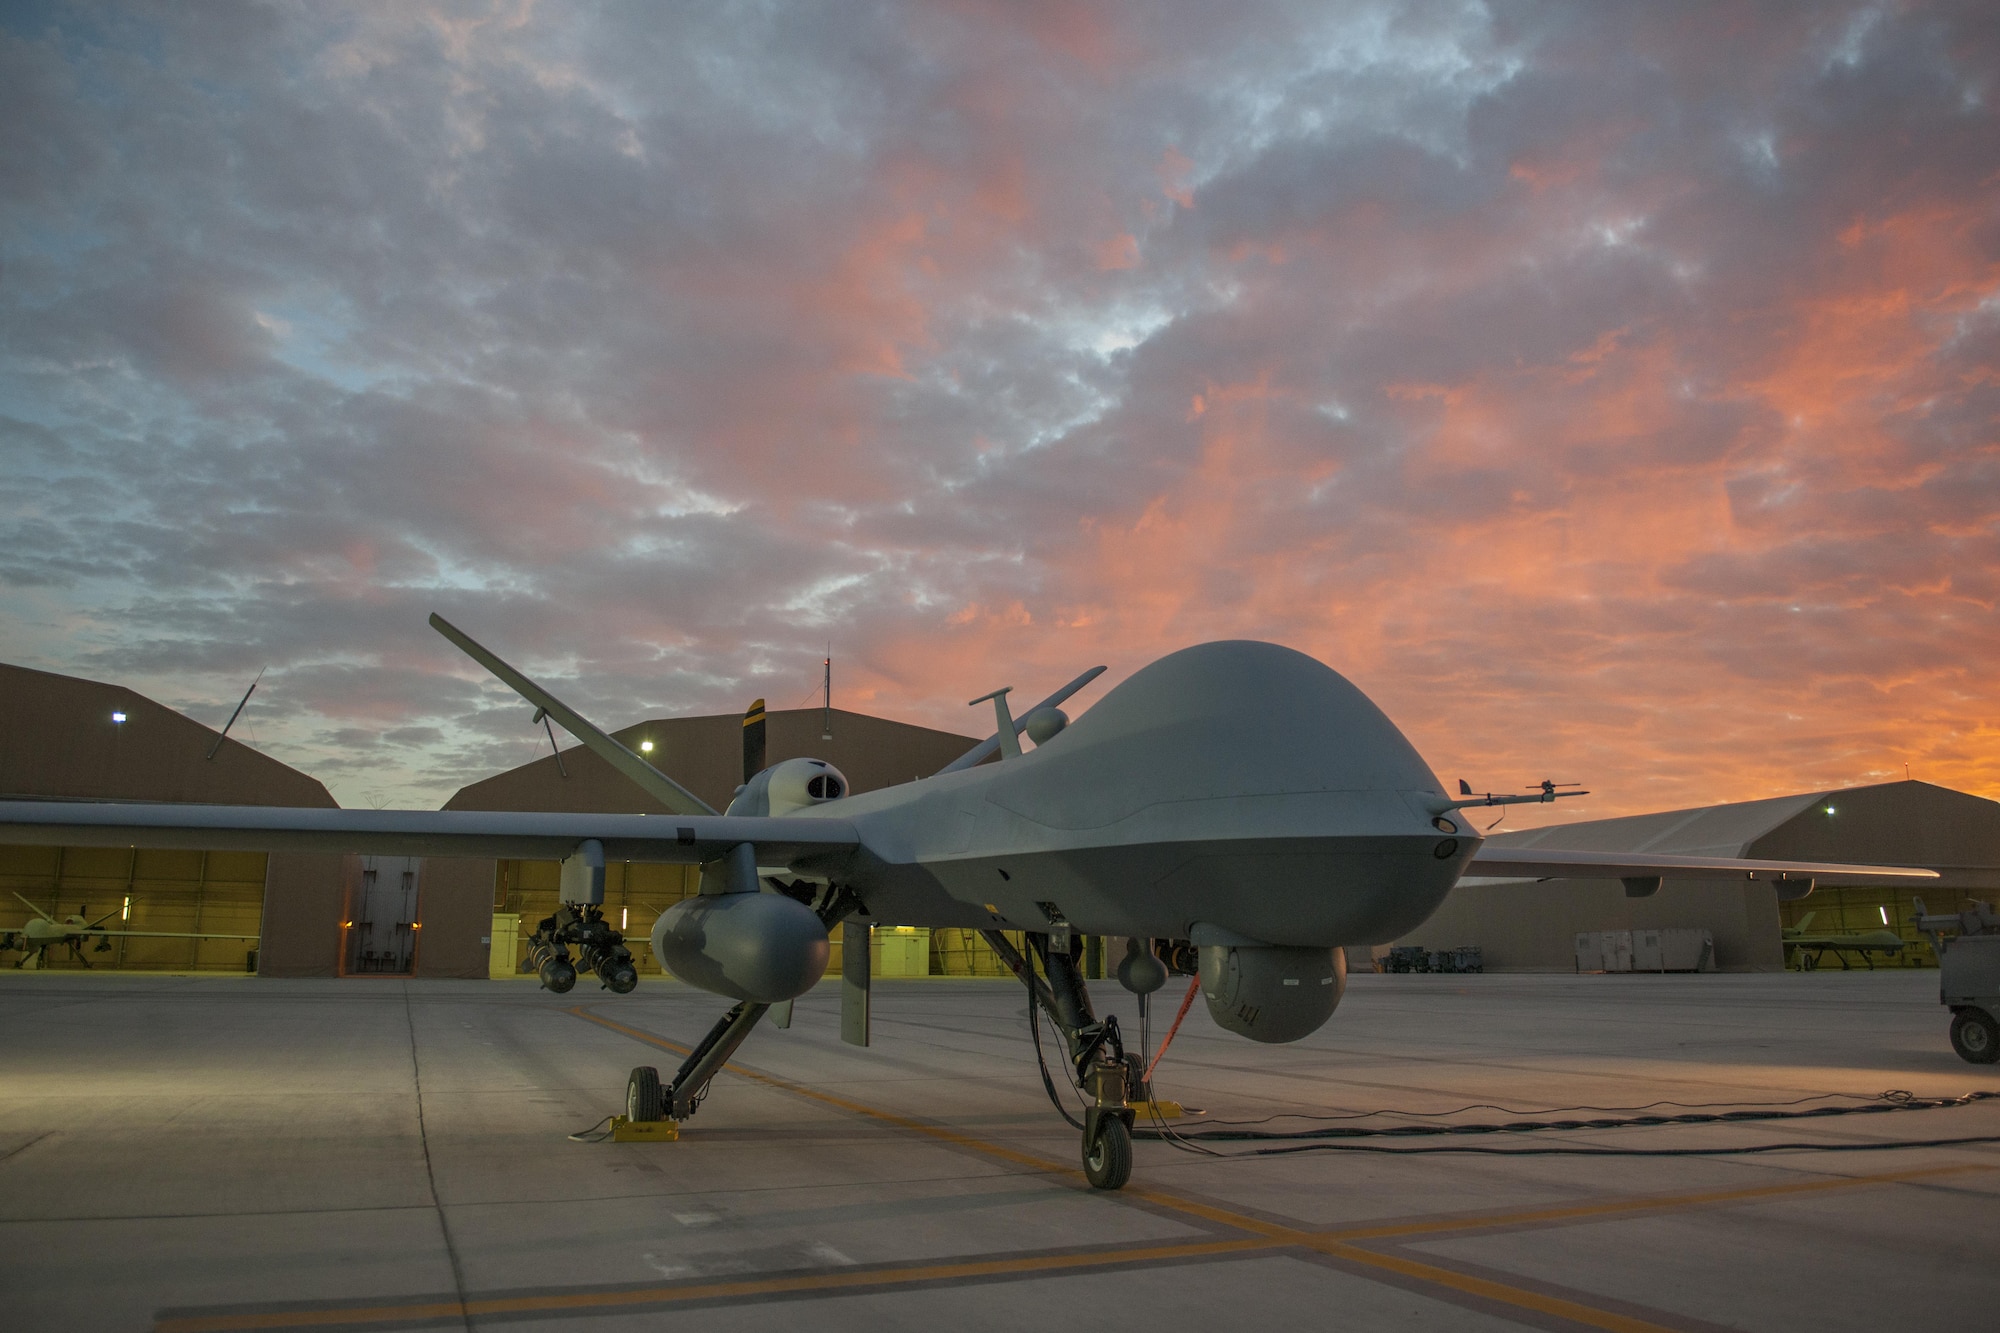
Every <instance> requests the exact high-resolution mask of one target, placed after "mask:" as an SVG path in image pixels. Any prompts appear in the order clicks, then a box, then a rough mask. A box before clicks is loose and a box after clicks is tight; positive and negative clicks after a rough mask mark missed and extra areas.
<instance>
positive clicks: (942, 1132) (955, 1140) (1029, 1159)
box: [570, 1005, 1083, 1176]
mask: <svg viewBox="0 0 2000 1333" xmlns="http://www.w3.org/2000/svg"><path fill="white" fill-rule="evenodd" d="M570 1012H571V1013H572V1014H575V1015H576V1016H577V1017H578V1018H582V1019H587V1020H588V1021H590V1022H592V1023H596V1024H597V1025H598V1026H600V1027H607V1028H610V1029H611V1030H612V1031H613V1032H618V1033H622V1034H624V1035H625V1036H627V1037H630V1038H632V1039H633V1040H634V1041H640V1042H644V1043H646V1044H647V1045H648V1046H657V1047H659V1048H660V1049H661V1050H663V1051H672V1052H674V1053H675V1054H676V1055H686V1054H687V1053H688V1048H687V1047H685V1046H682V1045H680V1044H679V1043H677V1042H671V1041H667V1040H666V1039H665V1038H663V1037H656V1036H654V1035H653V1034H652V1033H650V1032H642V1031H640V1030H639V1029H638V1028H634V1027H627V1026H626V1025H625V1024H623V1023H619V1022H616V1021H614V1020H612V1019H609V1018H600V1017H599V1016H598V1015H596V1014H593V1013H591V1012H589V1011H588V1010H586V1009H585V1008H584V1007H583V1006H582V1005H575V1006H573V1007H572V1008H571V1009H570ZM723 1068H724V1069H726V1070H728V1071H729V1072H730V1073H732V1074H736V1075H739V1076H741V1077H743V1078H747V1079H749V1080H751V1081H752V1082H754V1083H762V1084H764V1085H765V1086H766V1087H771V1088H777V1089H779V1090H780V1091H782V1092H789V1093H792V1094H794V1095H795V1096H799V1097H805V1098H808V1099H810V1100H812V1101H816V1102H820V1103H822V1104H824V1105H827V1106H832V1107H836V1108H838V1109H840V1110H842V1111H847V1112H851V1113H852V1114H854V1115H859V1116H865V1117H867V1118H868V1119H870V1120H878V1121H880V1122H882V1123H883V1124H885V1125H893V1126H894V1127H895V1128H897V1129H904V1130H909V1131H910V1132H911V1133H914V1134H924V1135H928V1136H929V1137H931V1138H934V1139H938V1140H941V1141H942V1142H945V1143H950V1144H954V1145H956V1146H958V1147H961V1148H971V1149H972V1150H973V1151H975V1152H982V1153H985V1154H986V1155H987V1156H989V1157H997V1158H999V1159H1000V1160H1001V1161H1003V1162H1010V1163H1012V1164H1014V1165H1015V1166H1025V1167H1028V1168H1030V1169H1032V1170H1035V1171H1043V1172H1056V1173H1059V1174H1062V1175H1069V1176H1081V1175H1082V1174H1083V1172H1082V1171H1081V1170H1079V1169H1078V1168H1076V1167H1066V1166H1062V1165H1059V1164H1058V1163H1055V1162H1051V1161H1049V1160H1048V1159H1047V1158H1045V1157H1037V1156H1035V1155H1034V1154H1032V1153H1025V1152H1018V1151H1016V1150H1015V1149H1013V1148H1003V1147H1001V1146H1000V1145H999V1144H997V1143H988V1142H986V1140H984V1139H975V1138H973V1137H972V1136H971V1135H969V1134H961V1133H959V1132H958V1131H957V1130H955V1129H946V1128H945V1127H944V1126H942V1125H932V1124H926V1123H925V1122H924V1121H922V1120H912V1119H910V1118H909V1117H908V1116H900V1115H897V1114H895V1113H894V1112H892V1111H883V1110H878V1109H877V1108H875V1107H873V1106H864V1105H862V1104H861V1103H860V1102H852V1101H849V1100H848V1099H847V1098H845V1097H837V1096H835V1095H834V1094H832V1093H830V1092H821V1091H820V1090H819V1089H818V1088H808V1087H806V1086H805V1085H804V1084H802V1083H794V1082H792V1081H791V1080H790V1079H784V1078H779V1077H777V1076H776V1075H773V1074H763V1073H759V1072H758V1071H757V1070H754V1069H745V1068H743V1067H742V1066H741V1065H734V1064H728V1065H724V1066H723Z"/></svg>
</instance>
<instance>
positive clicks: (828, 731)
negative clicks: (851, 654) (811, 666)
mask: <svg viewBox="0 0 2000 1333" xmlns="http://www.w3.org/2000/svg"><path fill="white" fill-rule="evenodd" d="M820 665H821V666H823V667H825V668H826V675H825V677H824V685H825V690H826V713H825V716H824V718H823V720H822V721H821V723H820V728H819V738H820V739H821V740H823V741H830V740H832V739H833V645H832V644H830V643H829V644H828V645H827V646H826V660H825V661H823V662H821V663H820Z"/></svg>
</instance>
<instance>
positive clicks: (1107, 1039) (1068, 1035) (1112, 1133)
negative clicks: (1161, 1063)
mask: <svg viewBox="0 0 2000 1333" xmlns="http://www.w3.org/2000/svg"><path fill="white" fill-rule="evenodd" d="M979 933H980V935H981V936H982V937H984V938H985V940H986V942H987V943H988V944H990V945H992V946H993V951H994V952H995V953H997V954H999V955H1000V960H1001V961H1002V962H1004V963H1005V964H1006V965H1007V967H1008V970H1009V971H1011V972H1013V974H1014V975H1015V976H1017V977H1019V978H1020V979H1021V981H1022V982H1023V983H1024V984H1025V985H1026V986H1027V988H1028V994H1029V996H1030V997H1031V998H1030V1000H1029V1002H1028V1018H1029V1024H1030V1027H1031V1030H1032V1031H1033V1032H1034V1033H1035V1045H1036V1051H1037V1053H1038V1056H1039V1052H1040V1049H1041V1035H1040V1034H1041V1026H1040V1019H1039V1017H1037V1015H1036V1007H1037V1006H1039V1007H1040V1008H1041V1009H1042V1010H1043V1011H1045V1012H1046V1013H1047V1014H1048V1015H1049V1017H1051V1018H1053V1019H1054V1020H1055V1024H1056V1027H1057V1028H1058V1029H1059V1030H1060V1031H1061V1032H1062V1034H1063V1039H1064V1040H1065V1041H1066V1042H1067V1043H1068V1044H1069V1057H1070V1061H1071V1063H1072V1064H1073V1065H1074V1066H1075V1068H1076V1080H1077V1082H1078V1083H1079V1084H1080V1085H1082V1086H1083V1087H1084V1088H1086V1089H1088V1090H1089V1091H1090V1093H1091V1104H1090V1105H1089V1106H1087V1107H1085V1108H1084V1112H1083V1120H1082V1121H1081V1122H1080V1123H1079V1122H1078V1121H1077V1120H1076V1118H1075V1117H1073V1116H1071V1115H1070V1113H1069V1112H1068V1110H1066V1109H1064V1107H1063V1105H1062V1103H1061V1102H1060V1101H1056V1091H1055V1085H1054V1084H1053V1083H1051V1082H1049V1078H1048V1070H1047V1067H1046V1066H1044V1068H1043V1070H1042V1080H1043V1083H1044V1086H1046V1087H1047V1088H1048V1090H1049V1098H1050V1100H1051V1101H1055V1102H1056V1109H1057V1110H1059V1111H1062V1114H1063V1118H1064V1119H1065V1120H1068V1121H1069V1122H1070V1123H1071V1124H1072V1125H1076V1126H1077V1127H1078V1128H1079V1129H1081V1130H1082V1131H1083V1176H1084V1179H1085V1180H1088V1181H1089V1182H1090V1184H1091V1186H1092V1187H1093V1188H1095V1189H1101V1190H1115V1189H1122V1188H1124V1186H1125V1182H1126V1181H1128V1180H1130V1179H1131V1178H1132V1122H1133V1118H1134V1112H1133V1110H1132V1099H1133V1097H1134V1096H1135V1095H1136V1096H1140V1097H1145V1096H1147V1095H1149V1094H1147V1093H1146V1092H1145V1090H1144V1080H1143V1074H1142V1071H1141V1070H1140V1068H1139V1061H1138V1058H1137V1057H1136V1056H1135V1057H1128V1056H1127V1055H1126V1054H1125V1043H1124V1039H1123V1038H1122V1037H1121V1036H1120V1035H1119V1032H1118V1020H1117V1018H1116V1017H1111V1016H1107V1017H1105V1018H1104V1019H1102V1020H1099V1019H1098V1018H1097V1016H1096V1015H1095V1014H1093V1013H1092V1012H1091V1008H1090V991H1089V989H1088V988H1087V987H1086V986H1085V985H1084V982H1083V973H1082V972H1081V971H1080V970H1079V969H1078V967H1077V962H1078V957H1079V955H1080V953H1081V946H1082V943H1083V941H1082V940H1081V939H1080V938H1077V937H1076V936H1071V937H1070V938H1069V940H1068V942H1067V943H1068V947H1067V948H1064V947H1060V946H1057V947H1051V941H1050V938H1049V936H1047V935H1044V934H1041V933H1039V932H1035V931H1030V932H1028V934H1027V936H1026V943H1027V945H1028V950H1029V952H1030V953H1031V954H1033V955H1034V959H1035V961H1036V962H1039V963H1040V964H1041V975H1040V976H1037V975H1036V973H1035V968H1034V965H1033V964H1031V963H1030V962H1029V961H1028V959H1027V958H1025V957H1023V956H1022V954H1021V953H1020V951H1019V950H1017V949H1015V948H1014V946H1013V944H1012V942H1011V941H1009V940H1008V939H1007V937H1006V936H1005V935H1003V934H1001V933H1000V932H999V931H997V930H982V931H981V932H979ZM1043 977H1046V978H1047V980H1046V981H1044V980H1043Z"/></svg>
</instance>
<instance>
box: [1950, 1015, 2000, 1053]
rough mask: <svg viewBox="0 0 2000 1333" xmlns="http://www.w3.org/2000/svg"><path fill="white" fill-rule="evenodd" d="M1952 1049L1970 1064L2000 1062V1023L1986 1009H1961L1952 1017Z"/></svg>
mask: <svg viewBox="0 0 2000 1333" xmlns="http://www.w3.org/2000/svg"><path fill="white" fill-rule="evenodd" d="M1951 1048H1952V1049H1953V1050H1954V1051H1957V1052H1958V1058H1959V1059H1961V1060H1964V1061H1966V1062H1968V1063H1970V1064H1975V1065H1990V1064H1992V1063H1993V1062H1994V1061H1995V1060H2000V1023H1995V1022H1994V1021H1993V1015H1991V1014H1989V1013H1987V1012H1986V1011H1985V1010H1984V1009H1960V1010H1958V1011H1957V1012H1956V1013H1954V1014H1953V1015H1952V1016H1951Z"/></svg>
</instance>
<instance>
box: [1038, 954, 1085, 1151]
mask: <svg viewBox="0 0 2000 1333" xmlns="http://www.w3.org/2000/svg"><path fill="white" fill-rule="evenodd" d="M1028 1036H1029V1037H1030V1038H1032V1039H1033V1041H1034V1043H1035V1067H1036V1068H1038V1069H1040V1070H1041V1071H1042V1086H1043V1087H1044V1088H1046V1089H1047V1090H1048V1094H1049V1105H1051V1106H1053V1107H1055V1108H1056V1111H1057V1113H1058V1114H1060V1115H1061V1116H1062V1118H1063V1119H1065V1120H1067V1121H1069V1124H1070V1128H1071V1129H1075V1130H1081V1129H1082V1128H1083V1122H1082V1121H1081V1120H1078V1119H1077V1118H1076V1117H1075V1116H1073V1115H1071V1114H1070V1113H1069V1108H1068V1107H1067V1106H1064V1105H1063V1103H1062V1098H1061V1097H1059V1096H1057V1095H1056V1081H1055V1080H1054V1079H1052V1078H1050V1077H1049V1061H1048V1057H1047V1056H1045V1055H1043V1054H1042V1006H1041V1003H1040V1001H1039V1000H1038V999H1037V998H1036V995H1035V986H1034V980H1033V977H1032V975H1031V976H1030V979H1029V982H1028Z"/></svg>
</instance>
